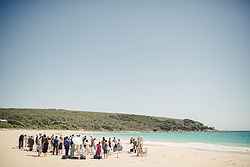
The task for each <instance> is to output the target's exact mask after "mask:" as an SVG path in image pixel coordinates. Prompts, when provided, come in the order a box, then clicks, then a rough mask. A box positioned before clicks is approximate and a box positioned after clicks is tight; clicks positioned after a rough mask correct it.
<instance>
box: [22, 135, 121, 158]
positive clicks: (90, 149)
mask: <svg viewBox="0 0 250 167" xmlns="http://www.w3.org/2000/svg"><path fill="white" fill-rule="evenodd" d="M18 147H19V149H20V150H25V151H36V152H37V156H39V157H40V156H42V155H44V156H47V154H48V153H51V154H52V155H60V156H62V158H63V159H67V158H71V159H76V158H77V159H89V158H94V159H102V158H104V159H107V158H108V157H109V155H111V152H114V153H117V156H118V153H119V152H120V151H122V149H123V147H122V144H121V141H120V139H116V138H115V137H113V138H111V137H109V138H108V139H106V138H105V137H103V138H102V139H101V140H97V139H96V138H94V137H92V136H89V137H87V136H84V135H80V134H77V135H70V136H61V135H60V136H59V135H54V134H53V135H51V136H48V135H46V134H43V135H42V134H41V133H40V134H38V135H36V136H28V135H26V134H21V135H20V136H19V146H18Z"/></svg>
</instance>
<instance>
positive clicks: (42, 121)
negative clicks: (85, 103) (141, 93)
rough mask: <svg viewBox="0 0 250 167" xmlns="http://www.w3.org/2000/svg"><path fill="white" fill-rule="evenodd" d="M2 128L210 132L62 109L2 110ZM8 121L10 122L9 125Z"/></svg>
mask: <svg viewBox="0 0 250 167" xmlns="http://www.w3.org/2000/svg"><path fill="white" fill-rule="evenodd" d="M0 119H1V122H0V128H29V129H84V130H95V131H102V130H108V131H130V130H131V131H134V130H141V131H177V130H183V131H206V130H213V128H211V127H207V126H205V125H203V124H202V123H200V122H198V121H193V120H190V119H184V120H181V119H171V118H164V117H152V116H143V115H134V114H120V113H101V112H85V111H69V110H62V109H15V108H0ZM5 120H7V121H5Z"/></svg>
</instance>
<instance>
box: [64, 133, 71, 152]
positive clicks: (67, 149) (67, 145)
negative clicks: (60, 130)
mask: <svg viewBox="0 0 250 167" xmlns="http://www.w3.org/2000/svg"><path fill="white" fill-rule="evenodd" d="M63 143H64V149H65V156H68V155H69V146H70V140H69V138H68V136H66V137H65V138H64V142H63Z"/></svg>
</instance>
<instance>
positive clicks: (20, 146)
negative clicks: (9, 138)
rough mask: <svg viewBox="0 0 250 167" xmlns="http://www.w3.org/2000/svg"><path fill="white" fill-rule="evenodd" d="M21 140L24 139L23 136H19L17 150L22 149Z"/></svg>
mask: <svg viewBox="0 0 250 167" xmlns="http://www.w3.org/2000/svg"><path fill="white" fill-rule="evenodd" d="M23 139H24V135H23V134H21V135H20V136H19V143H18V148H19V149H23Z"/></svg>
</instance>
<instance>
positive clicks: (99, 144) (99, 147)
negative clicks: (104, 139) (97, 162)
mask: <svg viewBox="0 0 250 167" xmlns="http://www.w3.org/2000/svg"><path fill="white" fill-rule="evenodd" d="M101 152H102V146H101V142H99V143H98V144H97V145H96V153H95V156H94V159H101V158H102V157H101Z"/></svg>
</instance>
